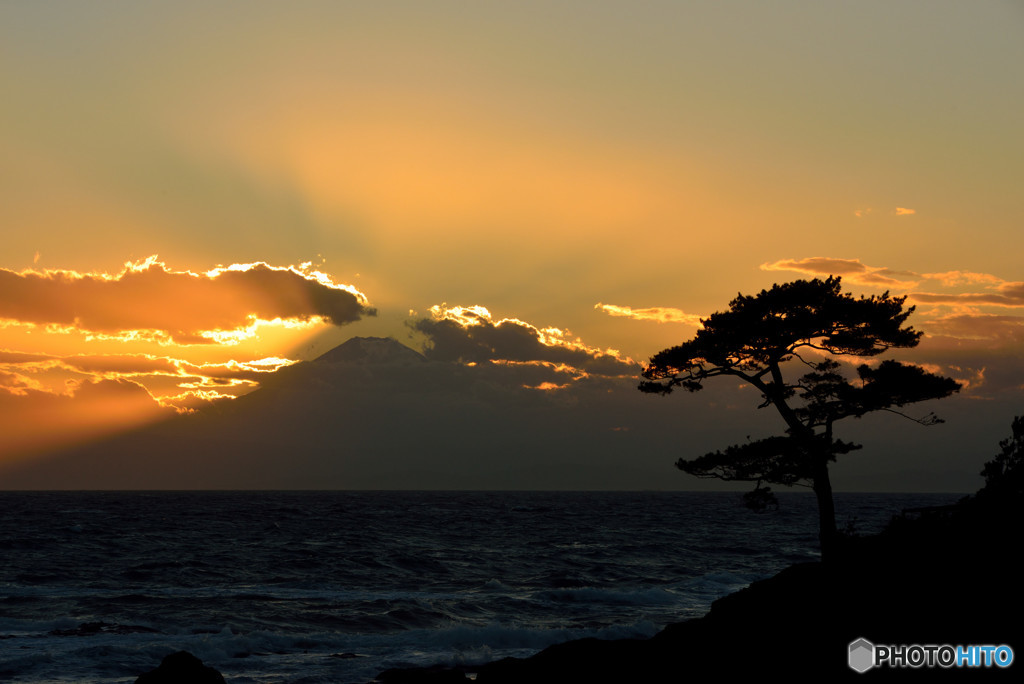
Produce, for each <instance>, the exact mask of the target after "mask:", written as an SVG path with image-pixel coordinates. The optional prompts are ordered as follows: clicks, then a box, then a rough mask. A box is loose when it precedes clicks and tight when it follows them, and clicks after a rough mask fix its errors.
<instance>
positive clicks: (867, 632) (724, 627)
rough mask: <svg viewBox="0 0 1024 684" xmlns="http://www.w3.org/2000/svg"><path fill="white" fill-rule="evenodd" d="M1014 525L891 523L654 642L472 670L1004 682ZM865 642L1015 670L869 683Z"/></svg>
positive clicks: (542, 682)
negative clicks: (854, 661) (990, 651)
mask: <svg viewBox="0 0 1024 684" xmlns="http://www.w3.org/2000/svg"><path fill="white" fill-rule="evenodd" d="M1011 521H1013V522H1011ZM1019 524H1020V516H1019V515H1014V516H1009V517H1003V516H996V517H991V516H978V515H973V514H965V515H961V516H960V517H958V518H955V519H952V518H942V519H937V520H932V521H925V522H915V523H914V524H912V525H910V524H908V525H905V526H903V527H902V528H901V527H896V528H894V529H892V530H890V531H889V532H888V533H887V534H885V535H882V536H879V537H872V538H866V539H853V540H849V541H848V542H847V545H846V547H845V549H844V555H843V557H842V558H841V559H839V560H838V561H837V562H835V563H832V564H829V565H823V564H821V563H807V564H802V565H795V566H792V567H790V568H787V569H786V570H784V571H783V572H781V573H779V574H778V575H776V576H775V577H772V578H770V579H766V580H763V581H760V582H755V583H754V584H752V585H751V586H749V587H747V588H746V589H743V590H742V591H739V592H737V593H735V594H731V595H729V596H726V597H724V598H722V599H719V600H718V601H716V602H715V603H714V604H713V605H712V608H711V610H710V611H709V612H708V614H707V615H706V616H704V617H702V618H699V619H696V620H689V621H687V622H683V623H680V624H675V625H670V626H669V627H667V628H665V629H664V630H663V631H662V632H660V633H659V634H657V635H655V636H654V637H652V638H651V639H646V640H617V641H601V640H598V639H582V640H578V641H571V642H567V643H564V644H558V645H555V646H551V647H549V648H547V649H545V650H543V651H541V652H540V653H538V654H536V655H534V656H532V657H530V658H525V659H517V658H506V659H504V660H500V661H497V662H493V663H488V664H486V665H481V666H479V667H476V668H473V669H472V671H475V672H476V673H477V676H476V681H477V682H478V684H522V683H524V682H530V683H536V684H546V683H548V682H550V683H552V684H554V683H556V682H557V683H559V684H564V683H565V682H567V681H593V682H668V681H671V682H680V681H710V679H711V677H719V676H721V675H723V674H729V675H739V676H743V677H751V678H753V677H755V676H756V677H759V678H762V677H764V676H765V675H767V674H776V675H780V676H783V677H796V681H805V680H806V681H835V680H846V679H849V680H851V681H854V680H855V681H866V680H865V679H861V678H864V677H867V678H871V679H877V678H879V677H882V678H884V679H895V678H899V679H900V680H905V679H907V678H910V679H912V680H920V679H922V678H927V679H929V680H931V679H935V678H938V679H955V680H957V681H962V680H964V679H965V678H967V679H968V680H970V679H974V678H976V677H978V676H982V677H985V678H986V679H990V678H995V679H999V680H1000V681H1009V680H1010V679H1016V678H1017V677H1019V672H1018V673H1017V674H1013V673H1012V671H1019V670H1020V669H1021V668H1022V667H1024V627H1022V625H1024V622H1022V617H1024V613H1022V609H1024V591H1022V580H1021V579H1020V577H1019V576H1018V575H1017V573H1016V571H1015V568H1017V567H1019V565H1018V562H1017V561H1016V560H1015V557H1016V546H1017V544H1018V542H1017V540H1018V539H1019V529H1020V527H1019ZM860 638H864V639H867V640H868V641H870V642H872V643H874V644H890V645H911V644H921V645H927V644H935V645H944V644H949V645H952V646H957V645H964V646H968V645H1002V644H1005V645H1009V646H1010V647H1011V648H1013V650H1014V653H1015V654H1016V655H1017V658H1018V660H1020V662H1015V663H1014V664H1013V665H1011V666H1010V668H1007V669H1003V668H998V667H992V668H977V669H963V668H951V669H949V670H943V669H939V668H927V667H921V668H917V669H914V668H909V669H874V670H872V671H870V672H867V673H863V674H861V673H858V672H855V671H854V670H852V669H850V667H849V666H848V655H847V653H848V648H849V645H850V644H851V643H852V642H854V641H856V640H858V639H860ZM467 671H468V668H467ZM442 677H443V678H442ZM463 677H464V673H463V672H462V671H460V670H452V669H449V670H447V671H439V670H437V669H433V670H431V671H422V670H402V671H397V670H396V671H391V672H388V673H382V674H381V675H380V677H379V679H378V681H381V682H386V683H387V684H411V683H413V682H416V683H418V684H433V683H434V682H438V683H440V682H445V683H448V682H454V681H464V679H463ZM465 681H468V678H466V679H465Z"/></svg>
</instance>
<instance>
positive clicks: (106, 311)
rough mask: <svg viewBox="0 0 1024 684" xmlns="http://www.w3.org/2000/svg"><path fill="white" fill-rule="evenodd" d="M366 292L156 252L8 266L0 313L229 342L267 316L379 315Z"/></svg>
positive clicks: (0, 280) (304, 269)
mask: <svg viewBox="0 0 1024 684" xmlns="http://www.w3.org/2000/svg"><path fill="white" fill-rule="evenodd" d="M367 304H368V302H367V299H366V296H365V295H363V294H362V293H361V292H359V291H358V290H356V289H355V288H354V287H351V286H348V285H342V284H336V283H334V282H332V281H331V279H330V278H329V277H328V276H326V275H325V274H323V273H320V272H317V271H311V270H309V265H308V264H304V265H303V266H300V267H293V266H288V267H275V266H270V265H268V264H266V263H254V264H243V265H233V266H228V267H218V268H216V269H213V270H211V271H208V272H206V273H203V274H196V273H192V272H189V271H172V270H171V269H169V268H168V267H167V266H166V265H165V264H164V263H162V262H160V261H158V260H157V258H156V257H155V256H153V257H150V258H148V259H145V260H143V261H140V262H136V263H132V262H129V263H127V264H125V267H124V269H123V270H122V271H121V272H120V273H118V274H116V275H108V274H103V273H85V274H80V273H76V272H74V271H64V270H45V271H35V270H25V271H22V272H20V273H19V272H15V271H10V270H7V269H0V319H6V320H7V321H14V322H17V323H20V324H29V325H40V326H47V327H48V330H50V331H56V332H59V331H63V330H78V331H82V332H86V333H88V334H90V335H93V336H95V337H97V338H101V339H103V338H106V339H109V338H114V339H124V340H134V339H147V340H155V341H160V342H163V343H176V344H217V343H219V344H229V343H231V342H232V341H235V340H237V338H238V337H239V336H242V337H245V336H249V335H251V334H252V330H253V328H254V326H257V325H259V323H260V322H261V321H264V322H266V321H278V322H282V323H285V324H287V323H292V324H301V323H310V322H318V321H323V322H327V323H332V324H334V325H342V324H344V323H350V322H352V321H356V320H358V319H360V318H361V317H363V316H367V315H371V316H372V315H374V314H375V311H374V310H373V309H371V308H369V307H368V305H367Z"/></svg>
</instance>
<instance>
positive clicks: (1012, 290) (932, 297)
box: [910, 282, 1024, 308]
mask: <svg viewBox="0 0 1024 684" xmlns="http://www.w3.org/2000/svg"><path fill="white" fill-rule="evenodd" d="M910 298H911V299H913V300H914V301H917V302H922V303H925V304H950V305H959V306H962V305H968V306H971V305H976V306H999V307H1007V308H1017V307H1024V282H1003V283H1000V284H999V285H998V286H997V287H996V288H995V292H962V293H958V294H946V293H936V292H912V293H910Z"/></svg>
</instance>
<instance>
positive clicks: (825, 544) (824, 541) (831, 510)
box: [814, 457, 839, 563]
mask: <svg viewBox="0 0 1024 684" xmlns="http://www.w3.org/2000/svg"><path fill="white" fill-rule="evenodd" d="M815 461H816V462H815V465H814V471H815V472H814V495H815V496H816V497H817V498H818V541H819V542H820V544H821V561H822V562H823V563H827V562H829V561H831V560H833V559H834V557H835V546H836V541H837V538H838V536H839V533H838V531H837V530H836V505H835V502H834V501H832V482H831V481H830V480H829V477H828V459H827V458H824V457H820V458H817V459H815Z"/></svg>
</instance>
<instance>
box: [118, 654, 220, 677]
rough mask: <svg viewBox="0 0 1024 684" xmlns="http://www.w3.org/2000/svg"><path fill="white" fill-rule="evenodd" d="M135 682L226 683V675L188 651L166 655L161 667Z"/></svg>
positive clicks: (143, 675) (142, 675)
mask: <svg viewBox="0 0 1024 684" xmlns="http://www.w3.org/2000/svg"><path fill="white" fill-rule="evenodd" d="M135 684H225V682H224V677H223V676H221V673H220V672H217V670H215V669H214V668H212V667H207V666H206V665H203V661H201V660H200V659H199V658H196V657H195V656H194V655H192V654H191V653H189V652H188V651H178V652H177V653H172V654H170V655H169V656H167V657H165V658H164V659H163V660H162V661H161V662H160V667H158V668H156V669H154V670H150V671H149V672H146V673H145V674H141V675H139V678H138V679H136V680H135Z"/></svg>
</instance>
